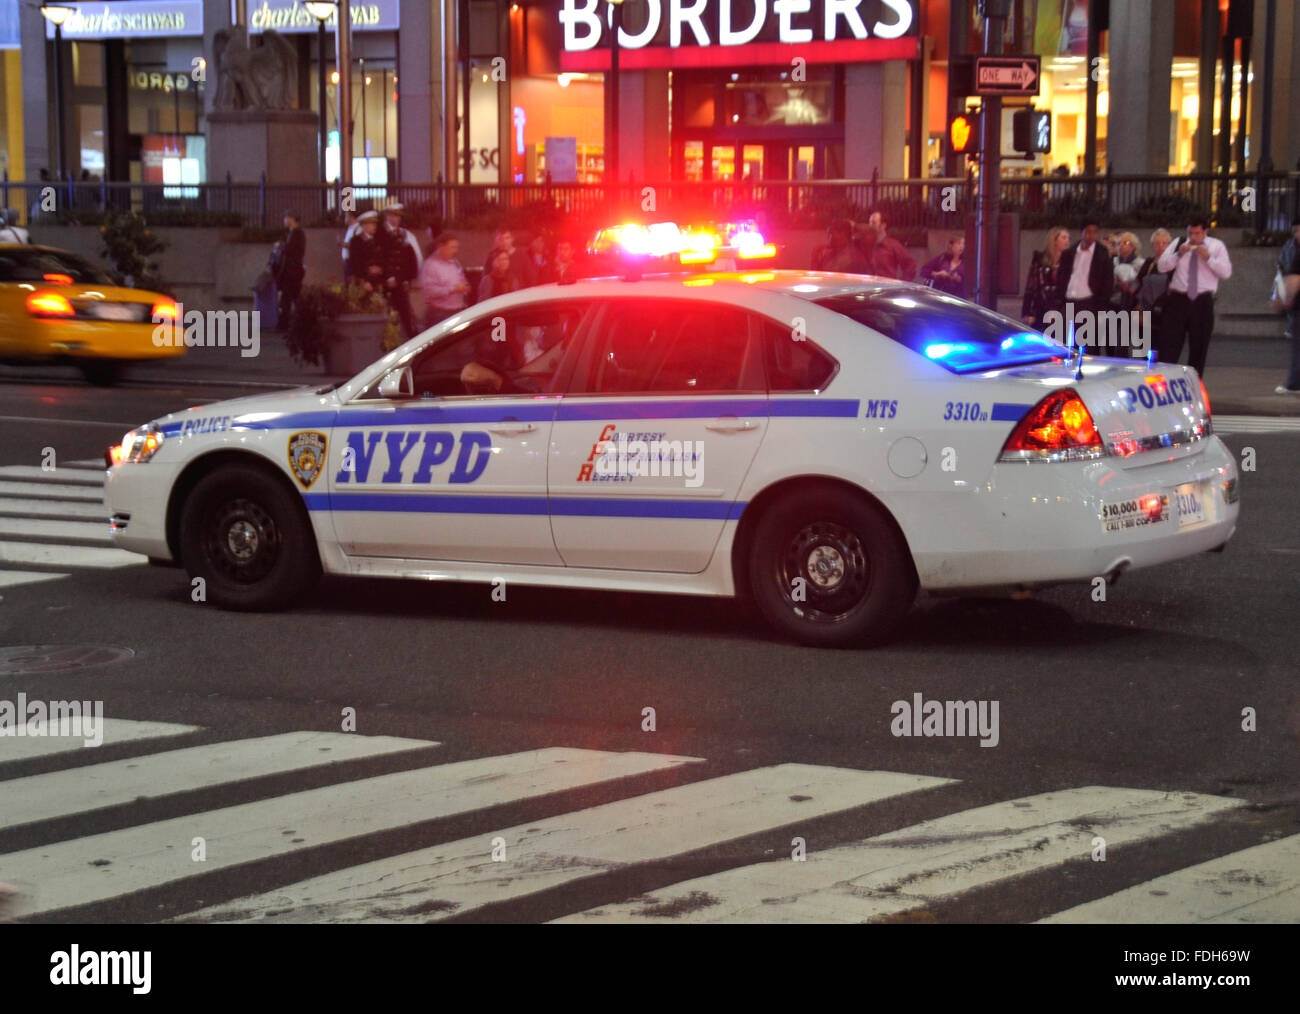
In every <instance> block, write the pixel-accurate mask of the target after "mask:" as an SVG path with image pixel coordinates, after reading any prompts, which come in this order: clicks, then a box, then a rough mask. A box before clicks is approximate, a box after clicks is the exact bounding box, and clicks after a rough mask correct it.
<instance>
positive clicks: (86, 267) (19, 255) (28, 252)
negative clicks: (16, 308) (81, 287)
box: [0, 247, 113, 285]
mask: <svg viewBox="0 0 1300 1014" xmlns="http://www.w3.org/2000/svg"><path fill="white" fill-rule="evenodd" d="M50 275H54V276H55V277H53V278H51V277H49V276H50ZM68 279H71V280H72V281H73V282H78V283H87V284H91V285H112V284H113V279H112V277H111V276H110V275H109V274H108V272H107V271H105V270H103V269H102V268H99V267H96V266H95V265H93V264H91V263H90V262H89V261H85V260H82V259H81V258H80V257H78V256H76V255H75V254H70V253H66V252H64V251H62V250H42V249H40V248H38V247H29V248H27V249H19V248H16V247H8V248H5V249H0V282H66V281H67V280H68Z"/></svg>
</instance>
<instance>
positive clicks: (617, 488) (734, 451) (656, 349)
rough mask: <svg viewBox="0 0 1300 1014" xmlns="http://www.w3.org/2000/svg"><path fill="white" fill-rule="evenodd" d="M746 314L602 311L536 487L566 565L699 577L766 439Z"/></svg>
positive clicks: (656, 307) (663, 307)
mask: <svg viewBox="0 0 1300 1014" xmlns="http://www.w3.org/2000/svg"><path fill="white" fill-rule="evenodd" d="M767 421H768V409H767V392H766V388H765V381H764V376H763V363H762V346H761V342H760V341H759V340H758V334H757V328H756V327H753V328H751V323H750V319H749V316H748V315H747V314H746V313H745V312H744V311H742V310H739V309H737V308H735V307H732V306H726V305H723V304H718V303H711V302H706V301H703V300H649V299H635V298H629V299H610V300H605V301H603V302H602V304H601V307H600V311H599V315H598V317H597V318H596V322H595V324H594V325H593V327H592V329H591V331H590V332H589V337H588V340H587V341H586V343H585V348H584V352H583V357H582V360H581V361H580V362H579V364H578V367H577V369H576V371H575V373H574V377H573V381H572V384H571V385H570V387H569V389H568V391H567V393H566V394H565V395H564V398H563V400H562V401H561V403H560V407H559V410H558V412H557V414H556V419H555V424H554V427H553V428H552V435H551V451H550V464H549V468H548V480H547V486H548V489H549V491H550V512H551V530H552V532H553V534H554V537H555V546H556V549H557V550H558V551H559V554H560V557H561V558H562V559H563V561H564V563H565V564H566V565H567V566H570V567H598V568H608V569H614V570H646V571H664V572H674V573H698V572H699V571H702V570H704V568H705V567H707V566H708V563H709V560H710V558H711V557H712V555H713V550H714V547H715V546H716V545H717V543H718V538H719V536H720V535H721V534H722V530H723V526H724V525H725V524H726V523H727V522H728V520H731V519H734V518H736V517H739V513H740V510H741V509H742V507H743V505H740V504H738V503H737V502H736V500H737V496H738V493H739V490H740V487H741V483H742V482H743V481H744V478H745V474H746V472H747V471H748V470H749V466H750V464H751V463H752V462H753V460H754V455H755V453H756V452H757V451H758V447H759V445H760V444H761V443H762V441H763V436H764V434H765V432H766V429H767Z"/></svg>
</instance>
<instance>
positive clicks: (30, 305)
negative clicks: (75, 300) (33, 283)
mask: <svg viewBox="0 0 1300 1014" xmlns="http://www.w3.org/2000/svg"><path fill="white" fill-rule="evenodd" d="M27 312H28V313H30V314H31V315H32V316H34V317H74V316H76V311H75V310H74V309H73V308H72V304H71V303H69V302H68V297H67V296H62V295H60V294H59V293H57V292H33V293H32V294H31V295H30V296H28V297H27Z"/></svg>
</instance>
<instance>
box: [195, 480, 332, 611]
mask: <svg viewBox="0 0 1300 1014" xmlns="http://www.w3.org/2000/svg"><path fill="white" fill-rule="evenodd" d="M180 551H181V552H180V555H181V562H182V563H183V564H184V567H185V569H186V571H188V572H189V575H190V578H191V579H193V578H196V577H201V578H203V580H204V584H205V587H206V595H207V598H208V600H209V601H211V602H214V603H216V604H217V605H219V606H221V607H223V608H225V609H238V610H261V609H281V608H283V607H284V606H286V605H288V604H289V603H290V602H292V601H293V600H294V599H295V598H297V597H298V596H300V595H301V594H302V593H303V592H305V591H306V590H307V589H308V588H310V587H311V586H312V585H313V584H314V583H315V582H316V580H317V578H319V577H320V558H319V556H318V555H317V552H316V537H315V534H314V533H313V531H312V528H311V521H310V519H309V518H307V517H306V516H305V512H304V511H303V509H302V504H301V503H300V502H298V500H297V498H296V497H295V495H294V493H293V491H292V490H289V489H286V488H285V485H284V484H283V483H281V482H279V481H278V480H276V479H275V478H274V477H272V476H270V475H268V474H267V473H265V472H263V471H261V470H260V469H257V468H250V467H249V466H247V465H225V466H222V467H221V468H218V469H216V470H215V471H213V472H210V473H209V474H208V475H206V476H204V477H203V478H202V479H200V480H199V482H198V484H197V485H196V486H195V487H194V489H193V490H192V491H191V493H190V495H189V497H188V498H187V499H186V501H185V505H184V507H183V508H182V509H181V519H180Z"/></svg>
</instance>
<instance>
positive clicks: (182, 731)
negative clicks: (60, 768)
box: [0, 718, 199, 802]
mask: <svg viewBox="0 0 1300 1014" xmlns="http://www.w3.org/2000/svg"><path fill="white" fill-rule="evenodd" d="M198 729H199V727H198V726H197V725H175V724H172V723H170V722H133V721H130V720H128V719H125V718H105V719H104V746H112V745H114V744H117V743H134V742H138V741H140V740H146V739H163V738H166V737H168V736H184V735H186V734H187V733H191V732H197V731H198ZM86 749H94V747H87V746H86V741H85V739H84V738H83V737H81V736H0V764H2V763H4V762H5V761H15V760H27V759H29V758H31V757H50V756H53V755H54V754H59V753H69V752H71V751H73V750H86ZM8 784H12V783H9V782H4V781H0V795H4V796H5V799H6V802H7V801H8V795H7V790H6V789H5V788H4V786H6V785H8Z"/></svg>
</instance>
